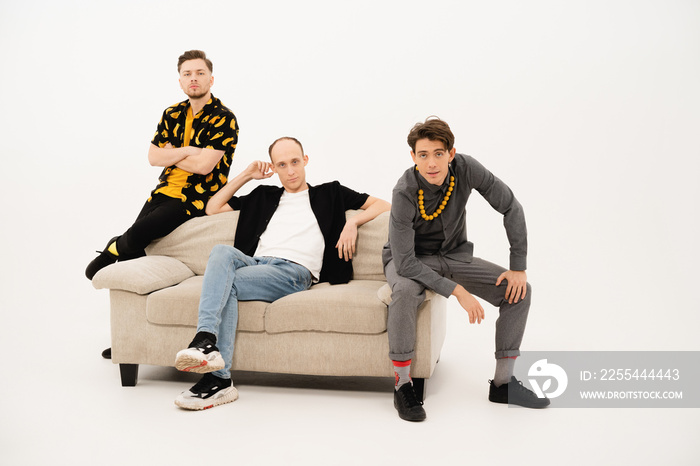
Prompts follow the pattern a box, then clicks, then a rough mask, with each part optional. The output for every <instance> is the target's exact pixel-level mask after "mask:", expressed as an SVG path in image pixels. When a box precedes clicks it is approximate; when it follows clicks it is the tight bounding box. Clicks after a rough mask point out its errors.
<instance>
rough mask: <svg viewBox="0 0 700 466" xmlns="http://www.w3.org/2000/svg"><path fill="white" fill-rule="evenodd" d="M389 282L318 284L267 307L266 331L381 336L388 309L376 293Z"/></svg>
mask: <svg viewBox="0 0 700 466" xmlns="http://www.w3.org/2000/svg"><path fill="white" fill-rule="evenodd" d="M385 283H386V282H384V281H375V280H352V281H350V283H347V284H343V285H329V284H328V283H319V284H318V285H314V286H313V287H311V288H310V289H309V290H306V291H302V292H300V293H294V294H291V295H289V296H285V297H284V298H281V299H278V300H277V301H275V302H274V303H272V304H270V305H269V306H268V307H267V310H266V312H265V331H266V332H267V333H285V332H304V331H319V332H337V333H360V334H379V333H382V332H385V331H386V316H387V308H386V305H385V304H384V303H383V302H382V301H381V300H380V299H379V298H378V297H377V291H378V290H379V288H381V287H382V286H383V285H384V284H385Z"/></svg>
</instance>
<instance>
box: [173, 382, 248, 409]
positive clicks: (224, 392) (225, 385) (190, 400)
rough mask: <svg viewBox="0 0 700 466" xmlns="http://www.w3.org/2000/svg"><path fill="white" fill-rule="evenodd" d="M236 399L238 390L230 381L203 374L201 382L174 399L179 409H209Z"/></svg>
mask: <svg viewBox="0 0 700 466" xmlns="http://www.w3.org/2000/svg"><path fill="white" fill-rule="evenodd" d="M237 399H238V390H236V387H234V386H233V382H232V381H231V379H222V378H219V377H217V376H215V375H214V374H204V376H203V377H202V380H200V381H199V382H197V383H196V384H194V386H193V387H192V388H190V389H189V390H187V391H186V392H182V393H180V394H179V395H178V396H177V398H175V404H176V405H178V406H179V407H180V408H184V409H192V410H200V409H209V408H213V407H214V406H219V405H222V404H225V403H230V402H232V401H236V400H237Z"/></svg>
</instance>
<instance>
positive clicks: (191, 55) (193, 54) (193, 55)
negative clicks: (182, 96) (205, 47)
mask: <svg viewBox="0 0 700 466" xmlns="http://www.w3.org/2000/svg"><path fill="white" fill-rule="evenodd" d="M198 58H201V59H202V60H204V63H206V64H207V68H209V72H210V73H213V72H214V65H213V64H212V63H211V60H209V59H208V58H207V54H206V53H204V52H202V51H201V50H188V51H187V52H185V53H183V54H182V55H180V58H178V59H177V72H178V73H179V72H180V68H181V67H182V64H183V63H185V62H186V61H187V60H196V59H198Z"/></svg>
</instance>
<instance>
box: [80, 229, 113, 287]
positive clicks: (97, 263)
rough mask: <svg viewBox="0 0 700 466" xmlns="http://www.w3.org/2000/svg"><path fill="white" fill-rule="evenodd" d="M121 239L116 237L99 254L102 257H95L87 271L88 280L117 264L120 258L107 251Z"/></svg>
mask: <svg viewBox="0 0 700 466" xmlns="http://www.w3.org/2000/svg"><path fill="white" fill-rule="evenodd" d="M117 238H119V237H118V236H115V237H114V238H112V239H111V240H109V242H108V243H107V246H105V248H104V250H103V251H102V252H100V251H96V252H98V253H99V254H100V255H99V256H97V257H95V258H94V259H93V260H92V261H91V262H90V263H89V264H88V266H87V268H86V269H85V276H86V277H87V278H88V280H92V277H94V276H95V274H96V273H97V272H99V271H100V270H102V269H104V268H105V267H107V266H108V265H112V264H114V263H115V262H117V259H118V256H115V255H114V254H112V253H111V252H109V251H108V250H107V248H109V245H110V244H112V243H113V242H115V241H116V240H117Z"/></svg>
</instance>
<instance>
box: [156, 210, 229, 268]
mask: <svg viewBox="0 0 700 466" xmlns="http://www.w3.org/2000/svg"><path fill="white" fill-rule="evenodd" d="M237 222H238V212H237V211H233V212H225V213H223V214H217V215H211V216H204V217H196V218H193V219H191V220H188V221H186V222H185V223H183V224H182V225H180V226H179V227H177V228H176V229H175V230H174V231H173V232H172V233H170V234H169V235H167V236H165V237H163V238H160V239H157V240H155V241H153V242H152V243H151V244H149V245H148V247H147V248H146V254H147V255H149V256H169V257H174V258H175V259H178V260H180V261H181V262H183V263H184V264H185V265H186V266H187V267H189V268H190V270H192V271H193V272H194V273H196V274H197V275H204V270H205V269H206V267H207V261H208V260H209V253H210V252H211V250H212V248H213V247H214V246H216V245H217V244H228V245H230V246H233V240H234V238H235V236H236V223H237Z"/></svg>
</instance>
